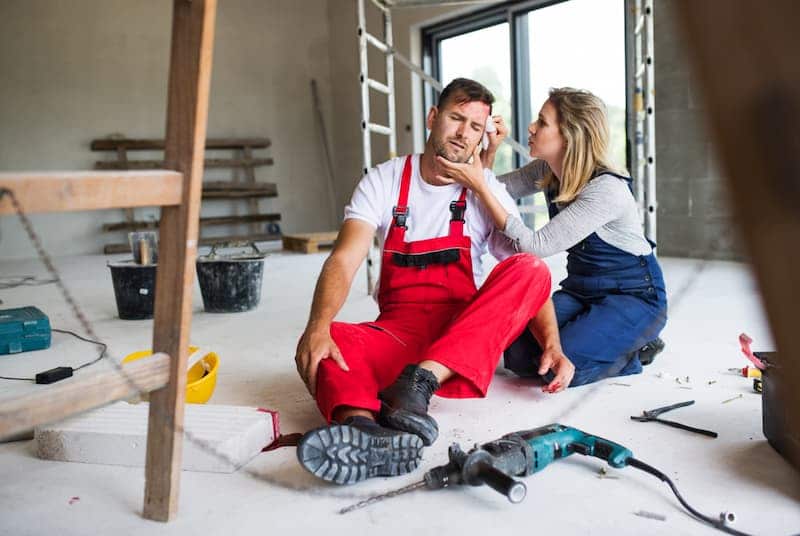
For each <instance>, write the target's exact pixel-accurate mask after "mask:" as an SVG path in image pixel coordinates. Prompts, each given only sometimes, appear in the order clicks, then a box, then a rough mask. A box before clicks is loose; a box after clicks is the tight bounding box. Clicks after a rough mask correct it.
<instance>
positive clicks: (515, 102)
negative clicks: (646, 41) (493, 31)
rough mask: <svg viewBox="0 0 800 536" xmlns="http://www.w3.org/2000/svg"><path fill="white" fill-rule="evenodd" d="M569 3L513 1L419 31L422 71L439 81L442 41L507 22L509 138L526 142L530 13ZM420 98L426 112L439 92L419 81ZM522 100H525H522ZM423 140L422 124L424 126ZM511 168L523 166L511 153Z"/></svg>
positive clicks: (628, 124) (629, 127)
mask: <svg viewBox="0 0 800 536" xmlns="http://www.w3.org/2000/svg"><path fill="white" fill-rule="evenodd" d="M569 1H570V0H512V1H508V2H503V3H500V4H496V5H493V6H489V7H486V8H483V9H479V10H476V11H473V12H472V13H468V14H466V15H458V16H456V17H454V18H451V19H448V20H444V21H441V22H437V23H435V24H431V25H428V26H423V27H422V28H420V33H421V38H422V68H423V69H424V70H425V72H427V73H429V74H430V75H431V76H432V77H434V78H435V79H437V80H439V77H440V76H441V61H442V59H441V42H442V41H444V40H445V39H449V38H451V37H456V36H459V35H463V34H465V33H469V32H474V31H476V30H481V29H483V28H488V27H490V26H494V25H496V24H501V23H503V22H507V23H508V25H509V43H508V46H509V48H510V59H511V80H510V81H509V82H510V83H511V106H512V109H513V110H514V117H513V121H512V131H511V133H510V135H511V136H512V137H513V138H514V139H515V140H517V141H518V142H520V143H522V144H523V145H525V143H523V142H524V141H525V138H526V137H527V136H526V133H527V127H528V123H529V122H530V121H531V119H532V118H533V110H532V109H531V104H530V56H529V50H528V46H527V44H528V18H527V15H528V13H530V12H531V11H535V10H537V9H542V8H545V7H549V6H553V5H556V4H561V3H563V2H569ZM629 3H630V0H623V6H624V11H625V13H624V17H625V21H624V24H625V28H626V32H625V59H624V61H625V94H626V99H625V100H626V105H625V116H626V121H625V140H626V150H625V160H626V162H625V165H626V167H628V169H630V168H631V159H632V144H633V142H634V140H633V139H632V136H633V135H634V134H633V132H634V130H635V127H634V126H633V121H634V118H633V114H632V111H631V110H632V106H633V100H632V95H633V81H632V79H631V73H632V72H633V66H632V65H631V62H632V61H633V53H632V51H633V48H632V47H633V39H632V37H631V32H630V31H627V30H628V29H629V28H630V26H631V24H632V23H633V21H632V18H633V17H631V16H630V13H629V11H630V10H629V9H628V6H629ZM420 84H421V88H422V96H423V107H424V110H425V111H427V110H429V109H430V108H431V106H434V105H435V104H436V101H437V99H438V92H437V91H436V90H434V89H433V88H432V87H431V86H430V84H428V83H426V82H425V81H420ZM521 97H524V98H521ZM422 128H423V139H424V137H425V136H424V131H425V125H424V124H423V126H422ZM512 154H513V165H514V167H519V166H520V165H522V163H523V162H522V159H521V158H520V155H518V154H517V153H516V151H514V152H513V153H512Z"/></svg>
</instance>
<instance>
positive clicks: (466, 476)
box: [339, 423, 747, 536]
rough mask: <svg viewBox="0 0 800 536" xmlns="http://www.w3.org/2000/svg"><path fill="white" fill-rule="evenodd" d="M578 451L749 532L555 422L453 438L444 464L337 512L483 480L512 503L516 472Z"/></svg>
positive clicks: (617, 451)
mask: <svg viewBox="0 0 800 536" xmlns="http://www.w3.org/2000/svg"><path fill="white" fill-rule="evenodd" d="M576 453H577V454H582V455H584V456H594V457H595V458H600V459H601V460H605V461H606V462H608V465H610V466H611V467H614V468H617V469H620V468H623V467H635V468H636V469H640V470H642V471H644V472H646V473H650V474H651V475H653V476H655V477H656V478H658V479H659V480H661V481H663V482H665V483H666V484H667V485H669V487H670V488H671V489H672V492H673V493H674V494H675V497H677V499H678V501H679V502H680V503H681V505H683V507H684V508H686V510H687V511H688V512H689V513H690V514H692V515H693V516H694V517H696V518H697V519H699V520H700V521H703V522H705V523H708V524H709V525H711V526H713V527H714V528H716V529H718V530H721V531H723V532H727V533H728V534H734V535H736V536H747V534H746V533H744V532H741V531H738V530H736V529H734V528H732V527H730V526H729V525H728V523H729V522H732V520H733V514H732V513H730V512H723V513H722V514H721V515H720V517H719V518H713V517H710V516H707V515H704V514H701V513H700V512H698V511H697V510H695V509H694V508H692V506H690V505H689V503H687V502H686V500H685V499H684V498H683V497H682V496H681V494H680V493H678V489H677V488H676V487H675V484H674V483H673V482H672V480H670V478H669V477H668V476H667V475H665V474H664V473H662V472H661V471H659V470H658V469H656V468H655V467H652V466H650V465H648V464H646V463H644V462H642V461H641V460H637V459H636V458H634V457H633V452H631V451H630V450H628V449H626V448H625V447H623V446H622V445H619V444H617V443H614V442H613V441H609V440H608V439H603V438H602V437H597V436H595V435H591V434H587V433H586V432H582V431H580V430H578V429H577V428H572V427H570V426H564V425H561V424H557V423H554V424H548V425H547V426H541V427H539V428H534V429H533V430H524V431H522V432H514V433H511V434H506V435H504V436H503V437H501V438H500V439H497V440H495V441H491V442H489V443H484V444H483V445H480V446H478V445H476V446H475V448H473V449H472V450H470V451H469V452H464V451H463V450H461V447H459V445H458V444H457V443H456V444H453V445H452V446H451V447H450V450H449V451H448V457H449V461H448V462H447V463H446V464H445V465H440V466H438V467H434V468H433V469H431V470H429V471H428V472H427V473H425V477H424V478H423V479H422V480H421V481H420V482H417V483H415V484H411V485H410V486H406V487H404V488H400V489H398V490H395V491H392V492H389V493H384V494H382V495H377V496H375V497H371V498H369V499H367V500H365V501H361V502H360V503H357V504H354V505H352V506H348V507H347V508H344V509H342V510H340V511H339V513H340V514H345V513H347V512H352V511H353V510H357V509H359V508H363V507H365V506H369V505H370V504H373V503H375V502H378V501H381V500H383V499H388V498H390V497H396V496H397V495H401V494H403V493H408V492H410V491H414V490H417V489H422V488H427V489H432V490H435V489H442V488H447V487H450V486H463V485H467V486H482V485H484V484H485V485H487V486H489V487H490V488H492V489H494V490H495V491H497V492H499V493H501V494H502V495H505V496H506V497H507V498H508V500H509V501H511V502H512V503H519V502H522V500H523V499H524V498H525V495H526V494H527V487H526V486H525V483H524V482H521V481H519V480H517V479H516V478H514V477H520V476H528V475H532V474H533V473H536V472H538V471H541V470H542V469H544V468H545V467H547V466H548V465H549V464H550V463H551V462H553V461H556V460H558V459H561V458H566V457H567V456H570V455H572V454H576Z"/></svg>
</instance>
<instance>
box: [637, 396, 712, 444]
mask: <svg viewBox="0 0 800 536" xmlns="http://www.w3.org/2000/svg"><path fill="white" fill-rule="evenodd" d="M692 404H694V400H688V401H686V402H678V403H677V404H672V405H671V406H664V407H663V408H656V409H651V410H645V411H643V412H642V414H641V415H640V416H633V415H631V419H632V420H634V421H639V422H650V421H655V422H660V423H663V424H666V425H667V426H673V427H675V428H680V429H681V430H688V431H689V432H695V433H697V434H703V435H706V436H709V437H717V436H718V434H717V433H716V432H712V431H711V430H703V429H702V428H695V427H693V426H688V425H685V424H681V423H679V422H675V421H668V420H666V419H659V418H658V416H659V415H661V414H662V413H665V412H667V411H670V410H673V409H677V408H683V407H686V406H691V405H692Z"/></svg>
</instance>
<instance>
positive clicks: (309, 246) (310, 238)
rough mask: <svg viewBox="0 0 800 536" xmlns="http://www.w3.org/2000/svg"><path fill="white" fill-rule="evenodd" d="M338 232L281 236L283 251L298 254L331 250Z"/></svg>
mask: <svg viewBox="0 0 800 536" xmlns="http://www.w3.org/2000/svg"><path fill="white" fill-rule="evenodd" d="M338 234H339V232H338V231H327V232H324V233H297V234H291V235H283V249H286V250H289V251H298V252H300V253H318V252H319V249H320V248H332V247H333V244H334V242H336V237H337V236H338Z"/></svg>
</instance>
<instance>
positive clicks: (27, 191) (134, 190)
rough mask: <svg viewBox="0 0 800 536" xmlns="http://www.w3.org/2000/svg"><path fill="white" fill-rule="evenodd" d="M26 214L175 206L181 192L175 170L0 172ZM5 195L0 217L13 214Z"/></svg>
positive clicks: (1, 180)
mask: <svg viewBox="0 0 800 536" xmlns="http://www.w3.org/2000/svg"><path fill="white" fill-rule="evenodd" d="M0 188H7V189H9V190H12V191H13V192H14V194H15V196H16V198H17V199H18V200H19V202H20V204H21V205H22V208H23V210H24V211H25V212H26V213H29V214H30V213H35V212H66V211H78V210H100V209H107V208H126V207H152V206H164V205H177V204H179V203H180V202H181V193H182V189H183V183H182V177H181V174H180V173H178V172H176V171H169V170H163V169H161V170H154V171H41V172H39V171H25V172H3V173H0ZM14 212H15V211H14V208H13V206H12V205H11V200H10V199H9V198H8V196H5V197H3V198H2V199H0V215H2V214H13V213H14Z"/></svg>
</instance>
